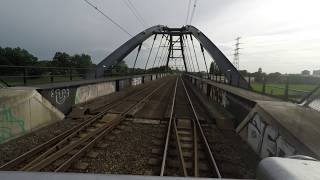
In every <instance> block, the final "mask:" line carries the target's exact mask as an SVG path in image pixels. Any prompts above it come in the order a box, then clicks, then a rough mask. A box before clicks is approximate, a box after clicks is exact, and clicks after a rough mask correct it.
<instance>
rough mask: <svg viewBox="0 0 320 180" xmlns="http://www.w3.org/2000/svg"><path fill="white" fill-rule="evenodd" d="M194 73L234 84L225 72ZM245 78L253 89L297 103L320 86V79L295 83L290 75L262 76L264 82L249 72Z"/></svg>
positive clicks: (219, 81) (216, 80)
mask: <svg viewBox="0 0 320 180" xmlns="http://www.w3.org/2000/svg"><path fill="white" fill-rule="evenodd" d="M193 75H198V76H200V77H201V78H205V79H210V80H212V81H215V82H218V83H224V84H229V85H232V83H231V82H230V81H228V79H227V78H225V76H224V75H223V74H209V75H207V74H205V73H198V74H193ZM244 78H245V80H246V81H247V82H248V83H249V85H250V87H251V89H250V90H251V91H254V92H257V93H260V94H264V95H268V96H271V97H276V98H280V99H283V100H285V101H292V102H295V103H302V102H303V101H304V100H305V99H306V97H308V95H309V94H310V93H312V92H313V90H314V89H316V88H317V87H319V86H320V79H319V81H318V82H317V81H315V82H313V83H310V82H308V83H301V82H299V83H293V82H291V81H290V76H282V80H281V81H280V80H279V81H276V80H274V79H272V80H271V79H270V80H268V78H267V76H264V77H262V79H263V80H262V82H256V81H255V78H254V77H253V76H252V75H251V74H248V76H247V77H244ZM283 79H284V80H283ZM316 82H317V83H316ZM236 84H239V83H236Z"/></svg>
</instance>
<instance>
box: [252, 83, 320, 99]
mask: <svg viewBox="0 0 320 180" xmlns="http://www.w3.org/2000/svg"><path fill="white" fill-rule="evenodd" d="M316 86H317V85H310V84H289V91H288V95H289V98H290V97H292V98H294V99H300V98H302V97H303V96H304V95H306V94H308V93H309V92H311V91H312V90H313V89H314V88H316ZM251 87H252V89H253V90H254V91H257V92H262V87H263V85H262V84H261V83H252V84H251ZM284 93H285V84H266V94H271V95H274V96H280V97H282V96H284Z"/></svg>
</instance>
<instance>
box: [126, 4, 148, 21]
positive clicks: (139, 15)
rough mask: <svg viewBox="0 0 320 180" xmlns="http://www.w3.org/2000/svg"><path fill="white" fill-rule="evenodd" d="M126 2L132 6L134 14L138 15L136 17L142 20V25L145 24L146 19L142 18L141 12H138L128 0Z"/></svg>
mask: <svg viewBox="0 0 320 180" xmlns="http://www.w3.org/2000/svg"><path fill="white" fill-rule="evenodd" d="M127 1H128V3H129V4H130V6H131V7H132V8H133V10H134V11H135V12H136V14H137V15H138V17H139V18H140V20H141V21H142V23H143V24H144V26H147V23H146V21H145V20H144V19H143V18H142V16H141V14H140V13H139V11H138V9H137V8H136V7H135V6H134V5H133V4H132V3H131V1H130V0H127Z"/></svg>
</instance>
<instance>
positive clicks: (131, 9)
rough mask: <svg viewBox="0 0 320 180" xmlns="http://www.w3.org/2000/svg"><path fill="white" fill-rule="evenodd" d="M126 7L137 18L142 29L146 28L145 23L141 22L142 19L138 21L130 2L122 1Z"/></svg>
mask: <svg viewBox="0 0 320 180" xmlns="http://www.w3.org/2000/svg"><path fill="white" fill-rule="evenodd" d="M122 1H123V2H124V3H125V4H126V6H127V7H128V8H129V10H130V11H131V12H132V14H133V15H134V16H135V17H136V18H137V20H138V21H139V23H140V24H141V25H142V26H143V27H146V25H145V23H144V22H143V20H142V19H140V17H139V15H138V13H137V12H136V11H135V10H134V8H133V7H132V6H131V4H129V3H130V1H128V0H122Z"/></svg>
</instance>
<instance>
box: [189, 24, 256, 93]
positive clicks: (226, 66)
mask: <svg viewBox="0 0 320 180" xmlns="http://www.w3.org/2000/svg"><path fill="white" fill-rule="evenodd" d="M185 27H186V31H187V32H191V33H192V35H193V36H194V37H195V38H197V39H198V41H199V42H200V43H201V44H202V46H203V47H204V48H205V49H206V50H207V52H208V53H209V54H210V56H211V57H212V58H213V59H214V61H215V62H216V64H217V65H218V67H219V70H220V71H222V72H224V74H225V76H226V77H227V79H228V80H229V81H231V84H232V85H234V86H239V87H241V88H245V89H250V85H249V83H248V82H247V81H246V80H245V79H244V78H243V77H242V76H241V74H240V73H239V71H238V70H237V68H235V67H234V66H233V64H232V63H231V62H230V61H229V60H228V58H227V57H226V56H225V55H224V54H223V53H222V52H221V51H220V49H219V48H218V47H217V46H216V45H215V44H214V43H213V42H212V41H211V40H210V39H209V38H208V37H207V36H206V35H204V34H203V33H202V32H201V31H200V30H199V29H197V28H196V27H194V26H190V25H188V26H185Z"/></svg>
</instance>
